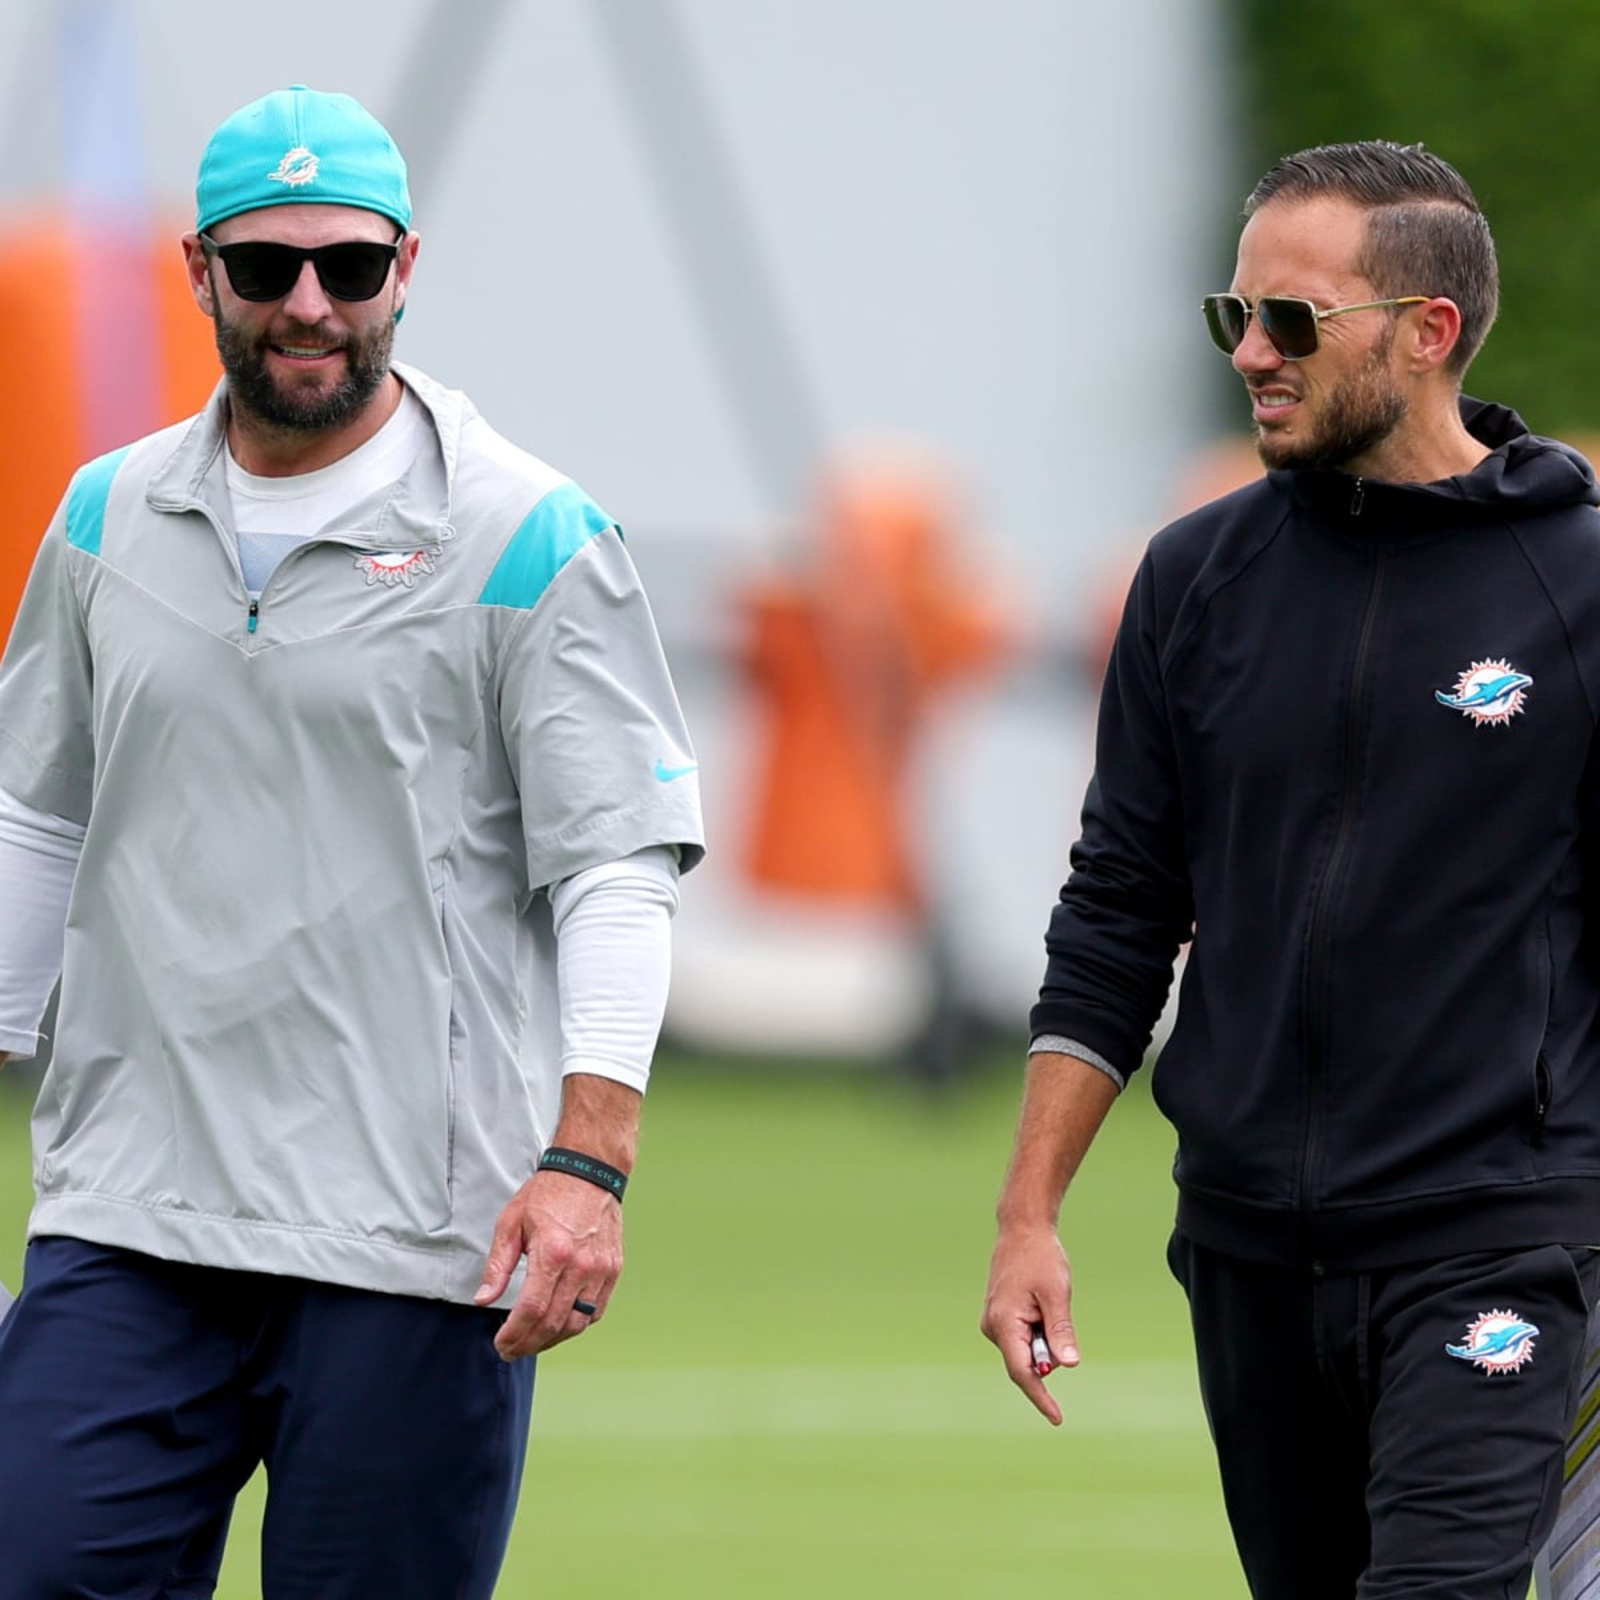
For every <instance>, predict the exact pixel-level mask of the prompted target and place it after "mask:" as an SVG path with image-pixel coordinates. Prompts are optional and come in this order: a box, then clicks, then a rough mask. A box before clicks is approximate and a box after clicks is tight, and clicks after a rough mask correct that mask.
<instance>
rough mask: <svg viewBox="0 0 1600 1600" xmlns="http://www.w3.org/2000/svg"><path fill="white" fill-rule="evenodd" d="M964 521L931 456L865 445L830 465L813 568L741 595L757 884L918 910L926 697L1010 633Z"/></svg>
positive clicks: (991, 655)
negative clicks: (754, 744)
mask: <svg viewBox="0 0 1600 1600" xmlns="http://www.w3.org/2000/svg"><path fill="white" fill-rule="evenodd" d="M959 532H960V516H959V511H958V507H957V503H956V498H955V496H954V494H953V493H952V491H951V489H950V487H949V484H948V482H947V481H946V479H945V477H944V475H943V474H942V473H940V472H938V471H937V470H936V469H935V468H934V467H933V466H932V465H931V464H928V463H924V462H921V461H913V460H908V459H905V458H903V457H890V456H877V457H868V458H864V459H862V460H860V461H857V462H854V463H852V464H850V465H846V466H840V467H836V468H834V469H833V470H831V471H829V472H828V473H827V474H826V475H825V476H824V478H823V481H822V485H821V490H820V493H819V496H818V508H817V521H816V528H815V534H816V541H817V542H816V545H815V559H814V560H813V562H812V563H811V565H810V568H809V570H807V571H805V572H803V573H801V574H798V575H796V576H794V577H791V578H774V579H772V580H769V581H767V582H766V583H764V584H762V585H760V586H758V587H757V588H756V589H755V590H754V591H753V592H752V593H750V595H749V596H748V601H747V608H748V609H747V623H748V643H747V646H746V655H745V664H746V668H747V671H748V673H749V677H750V680H751V682H752V684H753V685H754V688H755V690H756V693H757V696H758V700H759V703H760V712H761V717H760V722H761V729H762V736H763V747H762V749H761V750H760V751H758V753H757V758H756V767H755V794H754V806H753V818H752V830H751V835H750V840H749V846H748V853H747V862H746V865H747V869H748V872H749V875H750V877H751V879H752V881H753V882H754V883H755V884H757V885H758V886H760V887H761V888H764V889H775V890H781V891H786V892H790V893H795V894H801V895H806V896H811V897H816V898H818V899H829V900H834V901H841V900H842V901H848V902H852V903H857V904H868V905H873V904H876V905H890V906H894V907H897V908H901V909H904V910H906V911H910V912H912V913H920V912H921V911H922V909H923V894H922V890H921V886H920V883H919V873H918V870H917V868H916V865H915V851H914V849H913V848H912V842H911V841H912V837H913V829H914V821H913V813H912V812H911V809H910V807H911V801H912V797H911V796H910V795H909V794H908V793H907V789H908V785H909V783H910V781H911V775H912V767H913V757H914V754H915V751H916V747H917V741H918V738H919V735H920V733H921V732H922V730H923V725H924V722H925V719H926V717H927V714H928V712H929V710H930V708H931V706H932V703H933V701H934V699H935V697H936V696H938V695H939V694H941V693H942V692H944V691H946V690H948V689H950V688H953V687H954V686H955V685H957V684H958V683H960V682H961V681H962V680H964V679H967V678H969V677H971V676H972V675H974V674H975V673H977V672H979V671H981V670H982V669H983V668H984V667H986V666H988V665H989V664H990V663H991V662H993V661H994V660H995V659H996V658H997V656H999V654H1000V653H1001V652H1002V650H1003V648H1004V646H1005V644H1006V642H1007V634H1006V630H1005V628H1004V625H1003V621H1002V617H1001V613H1000V609H999V606H998V604H997V603H996V602H995V601H994V600H991V599H990V598H988V597H987V593H986V591H987V589H988V587H989V586H988V585H987V584H985V583H983V582H980V581H975V580H974V578H973V577H972V576H971V575H969V574H967V573H965V572H962V571H959V570H958V567H957V561H958V551H957V549H956V545H957V541H958V534H959Z"/></svg>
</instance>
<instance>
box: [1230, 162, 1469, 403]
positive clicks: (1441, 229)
mask: <svg viewBox="0 0 1600 1600" xmlns="http://www.w3.org/2000/svg"><path fill="white" fill-rule="evenodd" d="M1324 197H1326V198H1329V199H1335V200H1348V201H1350V202H1351V203H1353V204H1355V205H1358V206H1361V207H1363V208H1364V209H1365V210H1366V211H1368V212H1369V213H1370V215H1369V217H1368V219H1367V232H1366V240H1365V243H1364V244H1363V245H1362V250H1361V258H1360V260H1359V261H1358V262H1357V270H1358V271H1359V272H1360V273H1361V275H1362V277H1364V278H1365V279H1366V280H1367V281H1368V282H1369V283H1370V284H1371V285H1372V287H1373V291H1374V293H1375V294H1377V295H1379V296H1381V297H1384V298H1387V297H1388V296H1390V295H1406V294H1428V295H1442V296H1444V297H1446V298H1447V299H1450V300H1454V301H1455V303H1456V305H1457V307H1458V308H1459V309H1460V312H1461V336H1460V338H1459V339H1457V341H1456V346H1455V349H1454V350H1452V351H1451V352H1450V359H1449V361H1448V362H1447V363H1446V368H1447V370H1448V371H1449V372H1451V373H1452V374H1453V375H1454V376H1455V377H1457V378H1459V377H1460V376H1461V374H1462V373H1464V372H1465V371H1466V370H1467V367H1468V365H1469V364H1470V362H1471V361H1472V358H1473V357H1474V356H1475V355H1477V353H1478V351H1479V350H1480V349H1481V348H1482V345H1483V341H1484V339H1485V338H1486V337H1487V336H1488V333H1489V328H1490V326H1491V325H1492V324H1493V322H1494V318H1495V313H1496V311H1498V310H1499V308H1500V268H1499V264H1498V262H1497V261H1496V259H1495V253H1494V239H1493V238H1492V237H1491V235H1490V233H1489V219H1488V218H1487V217H1486V216H1484V214H1483V212H1482V210H1481V209H1479V206H1478V200H1477V197H1476V196H1475V195H1474V194H1473V192H1472V190H1471V188H1470V187H1469V186H1468V184H1467V180H1466V179H1465V178H1463V177H1462V176H1461V174H1460V173H1459V172H1457V171H1456V169H1455V168H1454V167H1452V166H1451V165H1450V163H1449V162H1448V161H1446V160H1444V159H1443V157H1441V156H1436V155H1435V154H1434V153H1433V152H1432V151H1431V150H1425V149H1423V147H1422V146H1421V145H1420V144H1395V143H1393V142H1391V141H1390V140H1388V139H1363V140H1361V141H1359V142H1357V143H1353V144H1325V145H1318V146H1317V147H1316V148H1315V149H1311V150H1301V151H1298V152H1297V153H1296V154H1294V155H1289V156H1284V157H1283V159H1282V160H1281V161H1279V162H1278V163H1277V165H1276V166H1274V167H1273V168H1272V170H1271V171H1270V172H1269V173H1267V175H1266V176H1265V177H1264V178H1263V179H1262V180H1261V182H1260V183H1258V184H1257V185H1256V186H1255V188H1254V189H1252V190H1251V191H1250V195H1249V198H1248V199H1246V201H1245V203H1244V214H1245V216H1247V217H1252V216H1254V215H1255V214H1256V212H1258V211H1259V210H1260V209H1261V208H1262V207H1263V206H1265V205H1268V204H1270V203H1271V202H1273V201H1275V200H1281V201H1297V200H1316V199H1321V198H1324Z"/></svg>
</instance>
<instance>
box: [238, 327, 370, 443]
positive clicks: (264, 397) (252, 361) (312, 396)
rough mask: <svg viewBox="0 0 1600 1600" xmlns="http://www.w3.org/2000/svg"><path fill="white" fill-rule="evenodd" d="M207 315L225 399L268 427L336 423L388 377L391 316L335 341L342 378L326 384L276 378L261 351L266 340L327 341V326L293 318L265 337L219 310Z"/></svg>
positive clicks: (303, 428) (353, 413) (308, 429)
mask: <svg viewBox="0 0 1600 1600" xmlns="http://www.w3.org/2000/svg"><path fill="white" fill-rule="evenodd" d="M212 320H213V322H214V323H215V324H216V333H217V354H218V356H219V357H221V360H222V370H223V372H224V373H226V375H227V379H228V397H229V399H230V400H231V401H232V403H233V404H234V406H235V407H237V408H238V409H239V410H241V411H244V412H247V413H249V415H250V416H252V417H253V418H254V419H255V420H256V421H258V422H262V423H265V424H267V425H268V426H270V427H274V428H287V429H292V430H294V431H295V432H299V433H313V432H317V431H320V430H322V429H325V428H338V427H342V426H343V425H344V424H345V423H347V422H350V421H352V420H353V419H354V418H355V417H357V416H359V415H360V414H361V412H362V411H363V410H365V408H366V407H367V405H368V404H369V403H370V401H371V400H372V397H373V396H374V395H375V394H377V392H378V390H379V388H380V387H381V386H382V384H383V380H384V378H385V377H387V376H388V372H389V360H390V356H391V354H392V353H393V350H394V322H393V319H392V318H388V317H385V318H384V319H383V321H382V322H380V323H379V324H378V325H377V326H376V327H373V328H370V329H367V330H366V331H364V332H354V333H350V332H347V333H345V334H344V336H343V343H342V345H341V346H340V348H342V349H343V351H344V355H345V370H344V377H343V378H341V379H340V380H339V382H338V383H336V384H335V385H334V386H333V387H332V388H331V389H327V388H323V387H321V386H320V385H318V384H306V385H304V386H300V385H296V384H285V383H280V382H279V381H278V380H277V379H276V378H275V377H274V376H273V374H272V372H271V371H270V369H269V368H268V366H267V355H266V352H267V347H268V346H269V345H271V344H291V345H292V344H296V343H300V342H302V341H303V342H305V343H307V344H324V343H329V342H332V341H330V339H329V330H327V329H323V328H319V327H316V326H308V325H305V324H298V323H297V324H294V325H293V326H291V327H289V328H286V329H280V330H279V331H278V333H277V337H276V338H269V337H268V336H267V335H266V334H264V333H254V332H248V331H246V330H245V329H244V328H242V327H241V326H239V324H238V323H234V322H228V321H227V320H225V319H224V317H223V316H222V313H221V311H220V309H219V310H218V311H217V312H216V313H215V315H214V316H213V318H212ZM335 337H337V335H336V336H335Z"/></svg>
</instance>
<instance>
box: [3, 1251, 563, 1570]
mask: <svg viewBox="0 0 1600 1600" xmlns="http://www.w3.org/2000/svg"><path fill="white" fill-rule="evenodd" d="M502 1315H503V1314H502V1313H497V1312H493V1311H483V1310H478V1309H475V1308H473V1307H470V1306H458V1305H451V1304H447V1303H445V1302H442V1301H432V1300H417V1299H409V1298H406V1297H403V1296H399V1295H384V1294H372V1293H368V1292H366V1291H362V1290H354V1289H343V1288H339V1287H336V1286H333V1285H329V1284H319V1283H310V1282H307V1281H304V1280H302V1279H298V1278H275V1277H268V1276H264V1275H260V1274H251V1273H237V1272H223V1271H218V1270H216V1269H212V1268H207V1267H191V1266H184V1265H180V1264H176V1263H172V1262H165V1261H158V1260H155V1259H153V1258H151V1257H149V1256H144V1255H137V1254H134V1253H132V1252H129V1251H125V1250H114V1249H108V1248H106V1247H103V1246H100V1245H92V1244H85V1243H83V1242H82V1241H80V1240H76V1239H65V1238H46V1239H35V1240H34V1241H33V1242H32V1243H31V1244H30V1245H29V1246H28V1255H27V1267H26V1275H25V1278H24V1282H23V1289H22V1293H21V1295H20V1296H19V1297H18V1300H17V1303H16V1305H15V1307H14V1308H13V1309H12V1312H11V1315H10V1316H9V1317H8V1318H7V1319H6V1321H5V1322H4V1323H3V1324H0V1600H199V1597H202V1596H206V1595H210V1594H211V1593H212V1592H213V1591H214V1589H215V1586H216V1581H217V1570H218V1567H219V1565H220V1563H221V1558H222V1545H223V1540H224V1537H225V1535H226V1533H227V1526H228V1518H229V1515H230V1513H231V1511H232V1507H233V1500H234V1496H235V1495H236V1494H237V1493H238V1491H239V1489H240V1488H241V1487H242V1486H243V1484H244V1483H245V1481H246V1479H248V1478H249V1477H250V1475H251V1473H252V1472H253V1471H254V1470H255V1468H256V1466H257V1465H258V1464H261V1463H265V1466H266V1471H267V1484H268V1488H267V1508H266V1519H265V1524H264V1527H263V1530H262V1550H261V1592H262V1596H263V1600H376V1597H378V1596H382V1597H383V1600H488V1597H489V1596H490V1595H491V1594H492V1593H493V1591H494V1584H495V1578H496V1576H497V1574H498V1572H499V1569H500V1563H501V1561H502V1560H503V1559H504V1556H505V1549H506V1542H507V1539H508V1537H509V1535H510V1531H511V1519H512V1515H513V1512H514V1510H515V1505H516V1498H517V1490H518V1487H519V1485H520V1482H521V1474H522V1461H523V1456H524V1452H525V1450H526V1447H527V1436H528V1420H529V1414H530V1411H531V1408H532V1403H533V1362H532V1361H531V1360H528V1361H519V1362H515V1363H512V1364H510V1365H507V1364H506V1363H504V1362H502V1361H501V1360H500V1358H499V1356H498V1355H496V1353H495V1350H494V1345H493V1338H494V1334H495V1331H496V1329H497V1328H498V1326H499V1323H500V1321H501V1318H502Z"/></svg>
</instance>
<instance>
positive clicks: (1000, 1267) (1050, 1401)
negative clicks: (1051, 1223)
mask: <svg viewBox="0 0 1600 1600" xmlns="http://www.w3.org/2000/svg"><path fill="white" fill-rule="evenodd" d="M980 1326H981V1328H982V1329H983V1333H984V1336H985V1338H987V1339H990V1340H992V1341H993V1343H994V1344H995V1345H996V1346H997V1347H998V1348H999V1351H1000V1354H1001V1356H1002V1357H1003V1359H1004V1360H1005V1364H1006V1371H1007V1372H1008V1373H1010V1375H1011V1381H1012V1382H1013V1383H1014V1384H1016V1386H1017V1387H1018V1388H1019V1389H1020V1390H1021V1391H1022V1392H1023V1393H1024V1394H1025V1395H1027V1397H1028V1399H1029V1400H1031V1401H1032V1402H1033V1404H1034V1406H1035V1408H1036V1409H1037V1410H1038V1411H1039V1412H1040V1413H1041V1414H1042V1415H1043V1416H1044V1417H1046V1418H1047V1419H1048V1420H1049V1421H1050V1423H1051V1424H1052V1425H1053V1426H1055V1427H1058V1428H1059V1427H1060V1426H1061V1407H1060V1406H1059V1405H1057V1404H1056V1400H1055V1396H1054V1395H1052V1394H1051V1393H1050V1391H1049V1390H1048V1389H1047V1388H1045V1385H1044V1379H1043V1378H1042V1377H1040V1376H1039V1373H1038V1370H1037V1369H1036V1368H1035V1366H1034V1364H1033V1335H1034V1333H1035V1332H1036V1331H1038V1330H1039V1329H1043V1331H1044V1337H1045V1341H1046V1343H1048V1344H1049V1346H1050V1353H1051V1356H1052V1358H1053V1359H1054V1362H1055V1364H1056V1365H1057V1366H1058V1367H1075V1366H1077V1364H1078V1362H1079V1361H1080V1360H1081V1359H1082V1358H1081V1356H1080V1355H1079V1351H1078V1336H1077V1334H1076V1333H1075V1332H1074V1331H1073V1327H1072V1268H1071V1266H1070V1265H1069V1263H1068V1261H1067V1255H1066V1252H1065V1251H1064V1250H1063V1249H1062V1248H1061V1241H1060V1239H1058V1238H1057V1237H1056V1233H1055V1230H1054V1229H1053V1228H1039V1227H1035V1228H1028V1229H1022V1228H1016V1227H1013V1228H1010V1229H1002V1231H1001V1234H1000V1238H999V1241H998V1242H997V1243H996V1245H995V1247H994V1256H993V1258H992V1259H991V1261H990V1263H989V1289H988V1293H987V1295H986V1297H985V1299H984V1305H983V1320H982V1322H981V1323H980Z"/></svg>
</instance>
